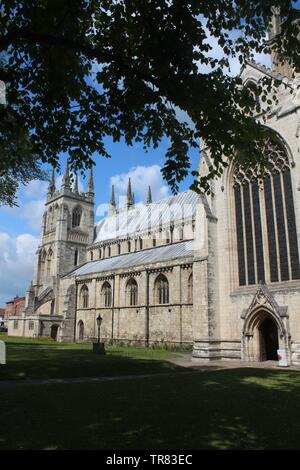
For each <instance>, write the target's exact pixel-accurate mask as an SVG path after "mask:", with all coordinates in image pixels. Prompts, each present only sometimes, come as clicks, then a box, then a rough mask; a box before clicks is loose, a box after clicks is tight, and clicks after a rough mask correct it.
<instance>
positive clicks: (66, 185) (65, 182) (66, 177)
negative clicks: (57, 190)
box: [61, 158, 71, 189]
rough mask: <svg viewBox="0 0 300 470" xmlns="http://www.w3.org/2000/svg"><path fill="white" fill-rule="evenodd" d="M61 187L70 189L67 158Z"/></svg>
mask: <svg viewBox="0 0 300 470" xmlns="http://www.w3.org/2000/svg"><path fill="white" fill-rule="evenodd" d="M61 189H71V187H70V170H69V159H68V158H67V164H66V169H65V173H64V176H63V179H62V184H61Z"/></svg>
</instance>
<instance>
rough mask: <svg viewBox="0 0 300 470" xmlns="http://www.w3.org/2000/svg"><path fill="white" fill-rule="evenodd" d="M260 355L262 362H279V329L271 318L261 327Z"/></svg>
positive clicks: (264, 321) (266, 319)
mask: <svg viewBox="0 0 300 470" xmlns="http://www.w3.org/2000/svg"><path fill="white" fill-rule="evenodd" d="M259 334H260V338H259V340H260V341H259V349H260V351H259V353H260V360H261V361H277V360H278V357H277V350H278V349H279V340H278V328H277V325H276V323H275V322H274V321H273V320H272V319H271V318H269V317H267V318H265V319H264V320H263V321H262V322H261V325H260V327H259Z"/></svg>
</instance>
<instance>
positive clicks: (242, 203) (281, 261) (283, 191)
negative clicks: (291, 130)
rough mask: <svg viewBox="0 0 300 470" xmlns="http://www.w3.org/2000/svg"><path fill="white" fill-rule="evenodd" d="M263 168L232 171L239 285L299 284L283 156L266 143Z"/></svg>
mask: <svg viewBox="0 0 300 470" xmlns="http://www.w3.org/2000/svg"><path fill="white" fill-rule="evenodd" d="M265 152H266V153H267V156H268V160H269V162H270V166H269V168H268V169H267V170H266V171H265V173H264V176H263V177H261V178H260V179H258V178H257V176H256V171H255V169H250V170H249V171H243V170H242V169H241V168H240V167H237V168H235V171H234V174H233V188H234V201H235V223H236V239H237V255H238V272H239V285H240V286H243V285H249V284H257V283H259V282H260V281H263V282H264V281H266V282H277V281H288V280H292V279H300V269H299V250H298V241H297V231H296V219H295V209H294V200H293V192H292V181H291V171H290V165H289V161H288V155H287V153H286V151H285V149H284V148H283V146H282V145H281V144H280V143H278V142H276V141H274V140H272V139H269V140H268V141H267V143H266V146H265Z"/></svg>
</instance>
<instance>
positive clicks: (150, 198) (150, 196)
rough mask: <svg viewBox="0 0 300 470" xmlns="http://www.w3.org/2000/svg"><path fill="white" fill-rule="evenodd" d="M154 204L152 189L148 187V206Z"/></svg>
mask: <svg viewBox="0 0 300 470" xmlns="http://www.w3.org/2000/svg"><path fill="white" fill-rule="evenodd" d="M151 203H152V193H151V187H150V186H148V194H147V204H151Z"/></svg>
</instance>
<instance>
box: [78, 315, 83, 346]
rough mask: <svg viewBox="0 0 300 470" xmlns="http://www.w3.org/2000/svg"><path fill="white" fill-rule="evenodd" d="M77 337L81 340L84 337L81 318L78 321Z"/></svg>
mask: <svg viewBox="0 0 300 470" xmlns="http://www.w3.org/2000/svg"><path fill="white" fill-rule="evenodd" d="M78 339H79V341H83V339H84V323H83V321H82V320H80V321H79V322H78Z"/></svg>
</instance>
